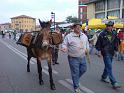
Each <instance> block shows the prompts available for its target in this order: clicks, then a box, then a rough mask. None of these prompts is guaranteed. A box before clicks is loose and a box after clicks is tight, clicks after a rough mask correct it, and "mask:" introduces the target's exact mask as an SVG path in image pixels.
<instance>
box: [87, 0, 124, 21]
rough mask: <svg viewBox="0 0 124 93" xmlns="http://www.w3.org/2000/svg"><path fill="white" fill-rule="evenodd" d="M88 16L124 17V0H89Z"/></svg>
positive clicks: (89, 17)
mask: <svg viewBox="0 0 124 93" xmlns="http://www.w3.org/2000/svg"><path fill="white" fill-rule="evenodd" d="M86 4H87V18H88V19H91V18H106V17H107V16H116V17H118V18H124V0H89V2H88V3H86Z"/></svg>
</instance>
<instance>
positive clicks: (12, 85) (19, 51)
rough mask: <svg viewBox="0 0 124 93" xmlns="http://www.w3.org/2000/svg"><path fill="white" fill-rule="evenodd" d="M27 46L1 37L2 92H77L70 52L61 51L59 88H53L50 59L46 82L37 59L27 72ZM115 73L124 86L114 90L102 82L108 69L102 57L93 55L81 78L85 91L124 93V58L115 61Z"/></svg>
mask: <svg viewBox="0 0 124 93" xmlns="http://www.w3.org/2000/svg"><path fill="white" fill-rule="evenodd" d="M26 57H27V55H26V48H25V47H23V46H20V45H16V43H15V41H14V40H13V39H8V38H4V39H2V38H1V36H0V93H73V88H72V81H71V77H70V69H69V66H68V61H67V54H65V53H62V52H59V59H58V62H59V63H60V64H59V65H55V66H52V67H53V79H54V82H55V85H56V90H55V91H52V90H50V86H49V74H48V71H47V70H48V67H47V64H46V61H45V60H44V61H43V62H42V67H43V80H44V85H43V86H40V85H39V83H38V73H37V66H36V61H35V59H32V60H31V72H30V73H28V72H27V71H26V64H27V60H26ZM113 62H114V63H113V72H114V75H115V76H116V78H117V80H118V82H119V83H120V85H121V86H122V88H120V89H118V90H114V89H112V86H111V84H106V83H103V82H101V81H100V78H101V74H102V71H103V68H104V64H103V61H102V58H98V57H97V56H96V55H91V64H90V65H89V64H87V66H88V69H87V72H86V73H85V75H84V76H83V77H82V78H81V82H80V88H81V93H124V61H123V62H122V61H116V59H114V61H113Z"/></svg>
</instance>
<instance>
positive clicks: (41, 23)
mask: <svg viewBox="0 0 124 93" xmlns="http://www.w3.org/2000/svg"><path fill="white" fill-rule="evenodd" d="M38 20H39V23H40V26H41V27H43V22H42V21H41V20H40V19H38Z"/></svg>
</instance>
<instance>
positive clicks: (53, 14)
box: [51, 12, 55, 31]
mask: <svg viewBox="0 0 124 93" xmlns="http://www.w3.org/2000/svg"><path fill="white" fill-rule="evenodd" d="M51 17H52V18H54V31H55V13H53V12H51Z"/></svg>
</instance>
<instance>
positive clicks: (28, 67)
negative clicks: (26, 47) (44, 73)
mask: <svg viewBox="0 0 124 93" xmlns="http://www.w3.org/2000/svg"><path fill="white" fill-rule="evenodd" d="M30 59H31V57H29V56H28V57H27V60H28V63H27V72H30Z"/></svg>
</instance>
